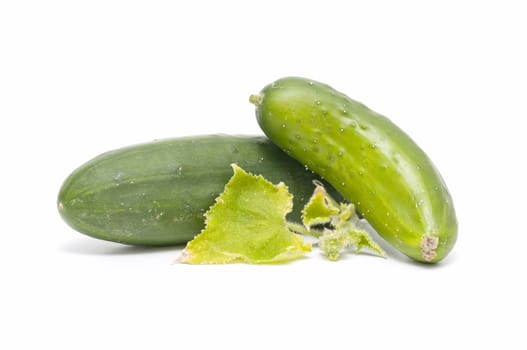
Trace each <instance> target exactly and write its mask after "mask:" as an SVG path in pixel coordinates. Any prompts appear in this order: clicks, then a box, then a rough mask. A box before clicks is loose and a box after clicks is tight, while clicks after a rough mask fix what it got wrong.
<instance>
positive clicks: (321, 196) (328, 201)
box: [302, 182, 340, 228]
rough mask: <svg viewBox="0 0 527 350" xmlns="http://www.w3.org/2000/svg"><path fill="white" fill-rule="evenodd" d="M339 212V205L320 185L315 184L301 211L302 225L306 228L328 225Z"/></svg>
mask: <svg viewBox="0 0 527 350" xmlns="http://www.w3.org/2000/svg"><path fill="white" fill-rule="evenodd" d="M339 212H340V208H339V205H338V204H337V203H336V202H335V201H334V200H333V198H331V197H330V196H329V194H328V193H327V192H326V189H325V188H324V187H323V186H322V184H320V183H318V182H315V191H314V192H313V195H312V196H311V198H310V199H309V201H308V202H307V203H306V205H305V206H304V209H303V210H302V223H303V224H304V225H305V226H306V227H308V228H309V227H312V226H316V225H325V224H329V223H330V222H331V221H332V218H333V217H334V216H335V215H337V214H339Z"/></svg>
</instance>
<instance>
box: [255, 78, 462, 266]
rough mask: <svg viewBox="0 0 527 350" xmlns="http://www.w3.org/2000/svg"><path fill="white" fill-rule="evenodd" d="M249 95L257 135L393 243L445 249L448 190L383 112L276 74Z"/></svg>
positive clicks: (430, 258)
mask: <svg viewBox="0 0 527 350" xmlns="http://www.w3.org/2000/svg"><path fill="white" fill-rule="evenodd" d="M250 100H251V102H252V103H254V104H255V105H256V116H257V120H258V123H259V124H260V127H261V128H262V130H263V131H264V132H265V134H266V135H267V136H268V137H269V138H270V139H271V140H272V141H273V142H274V143H275V144H276V145H278V146H279V147H280V148H282V149H283V150H284V151H285V152H286V153H288V154H289V155H290V156H292V157H293V158H295V159H297V160H299V161H300V162H301V163H302V164H304V165H306V166H307V167H309V168H310V169H311V170H313V171H315V172H316V173H318V174H319V175H321V176H322V177H323V178H324V179H325V180H327V181H328V182H329V183H331V184H332V185H333V186H334V188H335V189H336V190H337V191H339V192H340V193H341V194H342V195H343V196H344V197H345V198H346V199H348V200H349V201H351V202H352V203H354V204H355V205H356V208H357V209H358V211H359V212H360V213H361V214H362V215H363V216H364V217H365V218H366V219H367V220H368V222H369V223H370V224H371V225H372V227H373V228H374V229H375V230H376V231H377V232H378V233H379V234H380V235H381V236H382V237H383V238H384V239H385V240H386V241H388V242H389V243H390V244H392V245H393V246H394V247H395V248H397V249H398V250H400V251H401V252H403V253H404V254H406V255H407V256H409V257H411V258H413V259H416V260H418V261H423V262H437V261H439V260H441V259H443V258H444V257H445V256H446V255H447V254H448V253H449V252H450V251H451V249H452V247H453V246H454V243H455V241H456V237H457V219H456V214H455V210H454V206H453V203H452V198H451V196H450V194H449V192H448V189H447V187H446V185H445V183H444V181H443V179H442V178H441V175H440V174H439V172H438V170H437V169H436V167H435V166H434V165H433V164H432V161H431V160H430V159H429V157H427V155H426V154H425V153H424V152H423V151H422V150H421V148H419V146H418V145H417V144H416V143H415V142H414V141H412V139H411V138H410V137H409V136H408V135H407V134H406V133H404V132H403V131H402V130H401V129H400V128H398V127H397V126H396V125H395V124H394V123H392V122H391V121H390V120H389V119H388V118H386V117H384V116H382V115H380V114H378V113H376V112H374V111H372V110H371V109H369V108H367V107H366V106H365V105H363V104H362V103H359V102H357V101H354V100H352V99H351V98H349V97H347V96H346V95H344V94H342V93H340V92H338V91H336V90H334V89H333V88H331V87H330V86H328V85H325V84H322V83H319V82H316V81H313V80H308V79H304V78H296V77H289V78H283V79H280V80H277V81H275V82H274V83H272V84H270V85H268V86H266V87H265V88H264V89H263V90H262V92H261V93H260V94H259V95H253V96H251V98H250Z"/></svg>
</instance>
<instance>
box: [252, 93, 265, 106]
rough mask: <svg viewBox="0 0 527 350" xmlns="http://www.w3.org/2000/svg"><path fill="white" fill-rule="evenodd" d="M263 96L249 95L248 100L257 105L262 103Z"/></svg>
mask: <svg viewBox="0 0 527 350" xmlns="http://www.w3.org/2000/svg"><path fill="white" fill-rule="evenodd" d="M262 100H263V96H262V95H251V96H249V102H251V103H252V104H253V105H255V106H257V107H258V106H259V105H260V104H261V103H262Z"/></svg>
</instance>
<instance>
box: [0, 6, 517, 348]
mask: <svg viewBox="0 0 527 350" xmlns="http://www.w3.org/2000/svg"><path fill="white" fill-rule="evenodd" d="M345 3H346V5H345V6H344V4H345ZM526 18H527V12H526V10H525V7H524V6H522V2H521V1H517V2H513V1H503V0H500V1H473V2H470V1H437V2H431V1H415V2H411V1H391V2H389V1H386V2H379V1H361V2H358V1H347V2H344V1H343V2H336V1H327V0H326V1H323V2H322V1H321V2H310V1H270V0H267V1H258V2H253V1H245V2H241V1H228V0H223V1H192V2H183V1H180V2H176V1H112V0H104V1H33V2H31V1H2V2H1V3H0V118H1V119H0V120H1V126H0V142H1V147H0V152H1V162H2V170H1V172H0V177H1V186H2V189H1V192H0V193H1V197H0V203H1V213H2V214H1V225H0V233H1V243H0V269H1V281H2V282H1V285H2V286H1V287H0V322H1V325H0V329H1V334H2V335H1V336H0V348H2V349H37V348H38V349H44V348H46V349H47V348H59V347H63V346H64V347H68V348H71V349H182V348H186V349H207V348H222V349H300V348H306V347H307V346H313V348H315V347H316V348H320V349H322V348H323V349H336V348H341V349H344V348H356V349H367V348H405V349H446V348H453V347H456V348H457V347H463V348H480V347H482V346H485V347H486V348H487V347H488V348H498V347H499V348H503V349H525V348H526V346H527V341H526V340H525V334H524V333H525V325H526V316H525V315H526V313H527V307H526V301H525V297H526V295H527V289H526V287H525V285H524V284H523V282H524V280H525V275H526V272H525V271H526V267H527V264H526V262H525V258H524V254H525V253H524V252H525V245H526V244H527V238H526V236H527V232H526V225H525V216H526V208H527V205H526V202H525V198H526V196H527V193H526V190H525V184H526V175H527V174H526V171H525V170H524V169H525V159H526V151H527V147H526V146H527V143H526V136H525V123H524V121H525V119H526V117H527V107H526V97H527V96H526V92H527V83H526V82H527V69H526V62H527V51H526V43H527V40H526V39H527V38H526V36H527V35H526V33H527V21H526ZM289 75H299V76H304V77H309V78H311V79H315V80H319V81H322V82H325V83H328V84H330V85H332V86H333V87H335V88H337V89H338V90H340V91H343V92H345V93H346V94H348V95H349V96H351V97H353V98H355V99H357V100H359V101H362V102H364V103H365V104H367V105H368V106H370V107H371V108H373V109H374V110H376V111H378V112H380V113H382V114H385V115H387V116H388V117H389V118H391V119H392V120H393V121H394V122H395V123H396V124H398V125H399V126H400V127H401V128H403V129H404V130H405V131H407V132H408V133H409V134H410V135H411V136H412V137H413V138H414V140H415V141H416V142H417V143H418V144H419V145H421V147H422V148H423V149H424V150H425V151H426V152H427V153H428V155H429V156H430V157H431V158H432V159H433V160H434V162H435V164H436V165H437V166H438V168H439V169H440V171H441V173H442V175H443V177H444V178H445V180H446V182H447V184H448V186H449V188H450V191H451V192H452V195H453V197H454V201H455V204H456V209H457V213H458V219H459V240H458V243H457V245H456V247H455V248H454V250H453V252H452V254H451V255H450V256H449V257H448V258H447V259H445V260H444V261H443V262H442V263H441V264H439V265H437V266H423V265H420V264H414V263H412V262H410V261H409V260H407V259H405V258H403V257H401V256H399V255H397V254H395V253H394V252H393V251H390V257H389V258H388V259H381V258H376V257H372V256H368V255H351V256H348V257H347V258H346V259H344V260H342V261H339V262H337V263H332V262H328V261H325V260H324V259H322V258H321V257H320V255H319V253H318V251H316V250H314V251H313V252H312V253H311V254H310V255H309V257H308V258H307V259H303V260H300V261H295V262H293V263H290V264H287V265H280V266H250V265H228V266H188V265H173V264H172V262H173V260H174V259H175V258H176V257H177V256H178V255H179V252H180V250H179V249H174V248H170V249H152V250H148V249H139V248H131V247H124V246H120V245H117V244H114V243H109V242H102V241H97V240H94V239H92V238H89V237H86V236H83V235H81V234H79V233H77V232H75V231H73V230H72V229H70V228H69V227H68V226H67V225H66V224H65V223H64V222H63V221H62V220H61V218H60V216H59V214H58V212H57V209H56V203H55V201H56V195H57V193H58V189H59V187H60V185H61V182H62V181H63V180H64V179H65V177H66V176H67V175H68V174H69V173H70V172H71V171H72V170H73V169H74V168H76V167H77V166H79V165H80V164H82V163H84V162H85V161H87V160H88V159H90V158H92V157H94V156H96V155H97V154H99V153H101V152H104V151H107V150H109V149H114V148H119V147H122V146H127V145H131V144H135V143H139V142H145V141H150V140H153V139H156V138H164V137H173V136H181V135H194V134H208V133H231V134H260V133H261V131H260V130H259V128H258V126H257V124H256V120H255V118H254V109H253V107H252V106H251V105H250V104H249V102H248V96H249V95H250V94H251V93H255V92H258V91H259V90H260V89H261V88H262V87H263V86H264V85H266V84H268V83H270V82H272V81H273V80H275V79H278V78H280V77H283V76H289Z"/></svg>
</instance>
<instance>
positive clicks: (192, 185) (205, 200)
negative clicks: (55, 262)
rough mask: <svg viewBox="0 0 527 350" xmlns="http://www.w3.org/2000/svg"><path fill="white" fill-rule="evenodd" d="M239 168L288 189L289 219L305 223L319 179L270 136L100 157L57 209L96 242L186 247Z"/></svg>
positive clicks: (205, 139)
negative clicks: (304, 211) (235, 166)
mask: <svg viewBox="0 0 527 350" xmlns="http://www.w3.org/2000/svg"><path fill="white" fill-rule="evenodd" d="M232 163H237V164H238V165H239V166H240V167H242V168H243V169H245V170H246V171H249V172H251V173H253V174H256V175H260V174H261V175H263V176H264V177H265V178H266V179H268V180H269V181H271V182H273V183H278V182H280V181H282V182H284V183H285V184H286V185H287V186H288V187H289V191H290V192H291V193H292V194H293V195H294V208H295V209H294V211H293V212H292V213H290V215H289V216H288V219H291V220H297V221H298V220H300V210H301V208H302V207H303V205H304V204H305V203H306V202H307V200H308V199H309V197H310V195H311V194H312V192H313V189H314V186H313V183H312V181H313V180H314V179H319V177H318V176H316V175H314V174H313V173H312V172H310V171H307V170H306V169H305V167H304V166H302V165H301V164H300V163H298V162H297V161H296V160H294V159H292V158H290V157H288V156H287V155H286V154H284V153H283V152H282V151H281V150H280V149H279V148H278V147H276V146H275V145H274V144H272V143H271V142H270V141H269V140H268V139H267V138H265V137H263V136H229V135H204V136H196V137H184V138H175V139H169V140H162V141H154V142H151V143H146V144H141V145H136V146H131V147H127V148H122V149H118V150H115V151H111V152H107V153H104V154H101V155H100V156H98V157H96V158H94V159H92V160H90V161H89V162H87V163H85V164H84V165H82V166H81V167H80V168H78V169H77V170H75V171H74V172H73V173H72V174H71V175H70V176H69V177H68V178H67V179H66V180H65V182H64V184H63V185H62V188H61V189H60V193H59V196H58V201H57V203H58V204H57V205H58V209H59V211H60V214H61V215H62V217H63V218H64V220H65V221H66V222H67V223H68V224H69V225H70V226H71V227H73V228H74V229H76V230H77V231H79V232H82V233H84V234H87V235H89V236H92V237H95V238H99V239H104V240H109V241H114V242H119V243H124V244H130V245H146V246H167V245H176V244H182V243H185V242H187V241H189V240H190V239H192V238H193V237H194V236H195V235H196V234H198V233H199V232H200V231H201V230H202V228H203V227H204V217H203V214H204V213H205V211H206V210H207V209H208V208H209V207H210V206H211V205H212V204H213V203H214V199H215V198H216V197H217V196H218V195H219V194H220V193H221V192H222V191H223V189H224V186H225V184H226V183H227V181H228V180H229V178H230V177H231V176H232V168H231V166H230V164H232Z"/></svg>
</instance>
